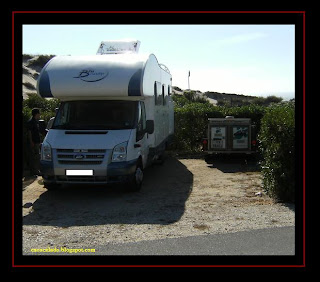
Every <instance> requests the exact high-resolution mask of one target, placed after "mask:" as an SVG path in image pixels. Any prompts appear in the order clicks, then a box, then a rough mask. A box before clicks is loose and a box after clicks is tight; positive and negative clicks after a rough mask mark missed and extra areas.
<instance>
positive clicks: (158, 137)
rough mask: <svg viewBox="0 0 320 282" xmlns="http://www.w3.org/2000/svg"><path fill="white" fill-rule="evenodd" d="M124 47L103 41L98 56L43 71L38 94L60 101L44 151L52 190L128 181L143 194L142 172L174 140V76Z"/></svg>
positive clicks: (56, 62) (65, 60) (66, 59)
mask: <svg viewBox="0 0 320 282" xmlns="http://www.w3.org/2000/svg"><path fill="white" fill-rule="evenodd" d="M121 43H123V42H120V43H118V45H117V44H116V42H111V43H108V42H102V43H101V45H100V48H99V49H98V53H97V55H93V56H57V57H54V58H52V59H51V60H50V61H49V62H48V63H47V64H46V65H45V67H44V68H43V69H42V71H41V73H40V76H39V78H38V84H37V92H38V94H39V95H40V96H41V97H44V98H49V97H55V98H58V99H60V101H61V105H60V108H59V110H58V112H57V115H56V118H55V121H54V123H53V126H52V127H51V129H50V130H49V132H48V134H47V135H46V137H45V139H44V141H43V144H42V149H41V172H42V176H43V180H44V183H45V186H46V187H47V188H49V189H50V188H53V187H56V186H57V184H63V183H95V184H103V183H118V182H125V183H128V187H130V188H131V189H132V190H139V189H140V188H141V184H142V180H143V170H144V169H145V168H146V167H147V166H148V165H150V164H151V163H152V161H154V160H156V159H158V158H161V156H162V154H163V153H164V150H165V148H166V146H167V145H168V144H169V142H170V141H171V138H172V136H173V133H174V120H173V119H174V114H173V102H172V99H171V97H170V95H171V89H172V84H171V82H172V77H171V74H170V72H169V70H168V69H167V68H166V67H165V66H163V65H160V64H159V63H158V61H157V58H156V57H155V56H154V55H153V54H150V55H140V54H137V52H136V51H137V49H138V48H139V45H140V42H139V41H135V42H131V44H130V43H126V44H127V45H126V44H121ZM123 45H126V46H125V48H123ZM128 45H129V48H128ZM115 46H116V47H115ZM119 46H120V47H121V48H119ZM130 46H131V47H132V46H133V47H132V48H131V49H130ZM128 51H129V52H128Z"/></svg>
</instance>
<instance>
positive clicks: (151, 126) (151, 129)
mask: <svg viewBox="0 0 320 282" xmlns="http://www.w3.org/2000/svg"><path fill="white" fill-rule="evenodd" d="M146 125H147V133H148V134H152V133H153V132H154V121H153V120H147V122H146Z"/></svg>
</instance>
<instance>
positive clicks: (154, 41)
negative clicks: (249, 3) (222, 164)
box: [23, 25, 295, 98]
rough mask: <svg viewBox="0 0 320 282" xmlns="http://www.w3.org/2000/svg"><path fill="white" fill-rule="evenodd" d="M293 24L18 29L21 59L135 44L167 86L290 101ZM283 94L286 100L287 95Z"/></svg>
mask: <svg viewBox="0 0 320 282" xmlns="http://www.w3.org/2000/svg"><path fill="white" fill-rule="evenodd" d="M294 32H295V27H294V25H24V26H23V53H24V54H54V55H94V54H96V52H97V49H98V47H99V44H100V42H101V41H103V40H117V39H128V38H133V39H138V40H140V41H141V45H140V50H139V53H154V54H155V55H156V57H157V58H158V61H159V62H160V63H162V64H165V65H166V66H167V67H168V68H169V69H170V71H171V74H172V80H173V85H174V86H178V87H180V88H182V89H187V88H188V71H190V88H191V89H194V90H200V91H202V92H205V91H217V92H225V93H237V94H246V95H257V96H267V95H278V96H282V97H284V98H287V97H289V98H293V96H294V84H295V82H294V81H295V74H294V66H295V53H294V52H295V50H294V45H295V44H294V40H295V38H294ZM288 95H289V96H288Z"/></svg>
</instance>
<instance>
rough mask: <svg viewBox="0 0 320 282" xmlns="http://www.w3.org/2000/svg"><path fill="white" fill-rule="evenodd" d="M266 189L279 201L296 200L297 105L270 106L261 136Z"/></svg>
mask: <svg viewBox="0 0 320 282" xmlns="http://www.w3.org/2000/svg"><path fill="white" fill-rule="evenodd" d="M258 139H259V141H260V145H259V147H260V151H261V154H262V156H263V160H262V162H261V168H262V176H263V186H264V189H265V191H266V193H267V194H268V195H269V196H271V197H273V198H275V199H277V200H278V201H286V202H287V201H289V202H294V200H295V197H294V196H295V193H294V192H295V146H294V143H295V111H294V103H292V102H291V103H285V104H277V105H273V106H271V107H269V108H268V109H267V110H266V113H265V115H264V116H263V118H262V120H261V130H260V133H259V135H258Z"/></svg>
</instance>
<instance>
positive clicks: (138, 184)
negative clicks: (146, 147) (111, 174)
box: [128, 162, 143, 192]
mask: <svg viewBox="0 0 320 282" xmlns="http://www.w3.org/2000/svg"><path fill="white" fill-rule="evenodd" d="M142 182H143V169H142V165H141V163H140V162H139V163H138V165H137V167H136V170H135V172H134V175H133V177H132V179H131V181H130V182H129V185H128V191H129V192H138V191H140V190H141V188H142Z"/></svg>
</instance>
